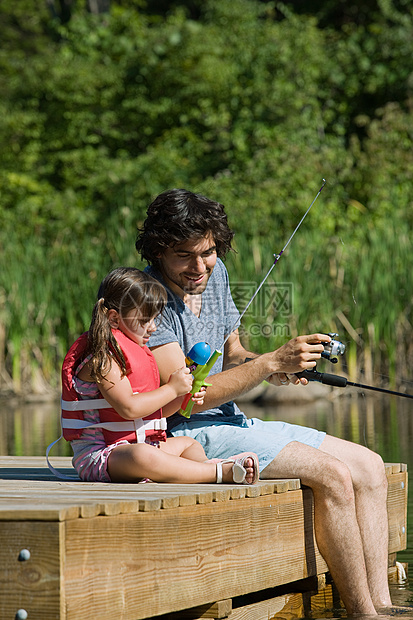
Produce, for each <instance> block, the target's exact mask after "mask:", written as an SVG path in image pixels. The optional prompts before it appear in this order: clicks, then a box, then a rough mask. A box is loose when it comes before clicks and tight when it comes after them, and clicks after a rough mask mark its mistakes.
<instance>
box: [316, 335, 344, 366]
mask: <svg viewBox="0 0 413 620" xmlns="http://www.w3.org/2000/svg"><path fill="white" fill-rule="evenodd" d="M326 335H327V336H330V338H331V340H330V342H323V343H322V344H323V345H324V351H323V352H322V354H321V357H324V359H326V360H329V361H330V362H332V363H333V364H337V362H338V356H339V355H344V352H345V350H346V345H345V344H343V343H342V342H340V341H339V340H334V338H335V337H336V336H338V334H334V333H329V334H326Z"/></svg>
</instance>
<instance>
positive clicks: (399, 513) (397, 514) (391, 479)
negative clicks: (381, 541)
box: [387, 471, 408, 553]
mask: <svg viewBox="0 0 413 620" xmlns="http://www.w3.org/2000/svg"><path fill="white" fill-rule="evenodd" d="M388 484H389V487H388V493H387V513H388V521H389V553H393V552H396V551H400V550H401V549H405V548H406V546H407V498H408V475H407V471H400V473H397V474H392V475H390V476H388Z"/></svg>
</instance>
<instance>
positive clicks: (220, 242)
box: [135, 189, 234, 266]
mask: <svg viewBox="0 0 413 620" xmlns="http://www.w3.org/2000/svg"><path fill="white" fill-rule="evenodd" d="M209 233H210V234H211V235H212V237H213V239H214V243H215V245H216V248H217V255H218V256H219V258H224V257H225V255H226V254H227V252H228V251H229V250H231V241H232V238H233V236H234V233H233V231H232V230H231V229H230V228H229V226H228V221H227V216H226V213H225V209H224V207H223V205H221V204H220V203H219V202H215V201H214V200H210V199H209V198H206V197H205V196H202V195H201V194H194V193H193V192H190V191H188V190H186V189H171V190H167V191H166V192H163V193H162V194H159V196H158V197H157V198H155V200H154V201H153V202H152V204H150V205H149V207H148V210H147V218H146V220H145V221H144V223H143V226H142V228H139V229H138V236H137V238H136V244H135V246H136V249H137V250H138V252H139V253H140V254H141V256H142V258H144V259H145V260H146V261H147V262H148V263H149V264H153V265H155V266H156V265H157V258H158V257H159V256H160V255H161V254H162V253H163V252H164V251H165V250H166V249H167V248H168V247H170V246H174V245H176V244H179V243H183V242H184V241H187V240H188V239H200V238H201V237H205V236H206V235H208V234H209Z"/></svg>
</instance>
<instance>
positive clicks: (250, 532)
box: [65, 491, 326, 620]
mask: <svg viewBox="0 0 413 620" xmlns="http://www.w3.org/2000/svg"><path fill="white" fill-rule="evenodd" d="M306 495H307V501H310V503H311V497H312V496H311V493H310V492H306ZM275 498H276V500H277V501H276V502H275ZM166 517H167V518H166ZM66 526H67V529H66V538H67V540H70V546H69V547H68V548H67V550H66V563H65V565H66V572H65V584H66V595H67V602H68V603H67V605H68V607H67V620H80V619H81V618H84V617H85V618H86V617H87V616H88V613H89V612H88V611H87V607H88V600H89V598H90V597H91V596H93V600H94V607H93V613H94V615H95V616H96V617H105V620H112V618H113V619H115V618H116V619H117V618H119V617H124V618H131V619H132V618H133V619H134V620H139V619H140V618H147V617H150V616H155V615H159V614H162V613H167V612H171V611H179V610H180V608H181V607H182V601H185V606H186V607H193V606H196V605H200V604H208V603H213V602H215V601H217V600H224V599H226V598H228V595H230V596H231V597H233V596H239V595H241V594H245V593H247V592H249V591H251V590H254V589H255V590H259V589H262V588H265V587H273V586H275V585H279V584H280V583H288V582H290V581H296V580H297V579H301V578H303V577H306V576H307V575H308V574H316V573H317V572H324V571H325V570H326V565H325V563H324V561H323V560H322V559H321V556H320V555H319V554H318V551H317V550H316V549H315V548H314V546H313V547H312V553H311V555H310V556H308V557H306V556H305V550H306V549H309V548H310V547H311V545H309V544H308V542H306V540H305V528H304V507H303V501H302V491H291V492H289V493H282V494H280V495H273V496H260V497H257V498H244V499H239V500H237V501H230V502H227V503H222V502H219V503H209V504H204V505H196V506H183V507H179V508H177V509H171V510H168V511H166V512H163V511H157V512H151V513H143V514H142V515H141V516H140V518H139V519H138V520H137V519H136V518H134V516H133V515H119V516H118V517H117V519H116V520H112V519H107V518H101V517H97V518H94V519H78V520H77V521H68V522H67V524H66ZM157 532H162V537H161V538H162V540H160V542H159V544H157V543H156V533H157ZM183 534H184V543H183ZM102 540H104V541H105V545H104V547H102V544H101V541H102ZM119 558H122V561H121V562H120V561H119ZM286 558H288V561H286ZM172 566H173V570H171V567H172ZM137 574H139V588H137V587H136V575H137ZM125 601H127V609H128V615H126V611H125V607H124V606H125ZM89 611H90V609H89Z"/></svg>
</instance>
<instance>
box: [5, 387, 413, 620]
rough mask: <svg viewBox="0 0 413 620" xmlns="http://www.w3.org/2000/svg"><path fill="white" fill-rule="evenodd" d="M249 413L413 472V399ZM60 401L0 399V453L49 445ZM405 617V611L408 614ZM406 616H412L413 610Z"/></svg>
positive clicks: (63, 445) (401, 591)
mask: <svg viewBox="0 0 413 620" xmlns="http://www.w3.org/2000/svg"><path fill="white" fill-rule="evenodd" d="M242 409H243V410H244V411H245V412H246V414H247V415H248V416H249V417H260V418H263V419H268V420H270V419H281V420H285V421H286V422H291V423H294V424H303V425H305V426H313V427H315V428H318V429H319V430H324V431H326V432H327V433H329V434H331V435H335V436H336V437H340V438H342V439H348V440H350V441H354V442H356V443H359V444H363V445H365V446H367V447H368V448H370V449H372V450H374V451H375V452H378V453H379V454H380V455H381V456H382V458H383V459H384V461H385V462H396V463H399V462H400V463H406V464H407V466H408V471H410V472H413V450H412V448H411V446H412V443H413V401H411V400H407V399H403V398H397V397H390V396H387V397H386V396H383V397H377V396H375V395H373V396H371V395H367V396H366V395H360V394H353V395H351V396H342V395H340V396H339V397H337V398H335V399H334V400H331V401H330V400H324V399H323V400H319V401H316V402H312V403H305V404H300V405H298V404H291V403H288V404H277V405H271V406H270V405H266V406H256V405H252V404H244V403H243V404H242ZM59 415H60V410H59V402H58V401H56V402H46V403H45V402H39V403H24V404H22V403H19V402H13V401H5V400H3V401H2V402H1V403H0V455H1V456H6V455H9V456H14V455H16V456H42V455H44V454H45V449H46V446H47V445H49V444H50V443H51V442H52V441H54V440H55V439H57V437H59V435H60V420H59ZM70 454H71V449H70V445H69V444H68V443H67V442H65V441H63V440H62V441H60V442H59V443H58V444H57V445H56V446H55V447H54V448H53V455H55V456H69V455H70ZM412 495H413V492H410V493H409V508H408V532H407V534H408V535H407V550H406V551H404V552H400V553H398V559H399V560H400V561H404V562H408V563H409V565H410V567H411V570H413V497H412ZM410 581H411V583H410V584H409V583H407V584H406V585H404V586H397V585H392V596H393V600H394V603H395V604H398V605H413V580H410ZM404 617H406V615H404ZM407 618H409V619H410V620H413V610H412V614H407Z"/></svg>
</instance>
